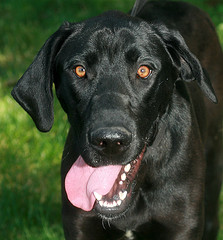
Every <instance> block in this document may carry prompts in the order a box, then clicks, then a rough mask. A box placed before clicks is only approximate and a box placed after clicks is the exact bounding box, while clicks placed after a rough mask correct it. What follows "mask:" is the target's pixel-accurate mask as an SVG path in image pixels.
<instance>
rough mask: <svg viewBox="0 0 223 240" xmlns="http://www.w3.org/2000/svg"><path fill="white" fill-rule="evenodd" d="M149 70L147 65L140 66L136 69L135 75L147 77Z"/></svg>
mask: <svg viewBox="0 0 223 240" xmlns="http://www.w3.org/2000/svg"><path fill="white" fill-rule="evenodd" d="M151 72H152V71H151V70H150V69H149V67H147V66H141V67H140V68H139V69H138V71H137V76H138V77H140V78H144V79H145V78H147V77H149V75H150V74H151Z"/></svg>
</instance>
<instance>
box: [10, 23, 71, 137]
mask: <svg viewBox="0 0 223 240" xmlns="http://www.w3.org/2000/svg"><path fill="white" fill-rule="evenodd" d="M70 32H71V28H70V24H69V23H67V22H66V23H64V24H63V25H62V26H61V27H60V28H59V29H58V30H57V31H56V32H55V33H54V34H53V35H52V36H51V37H50V38H49V39H48V40H47V41H46V42H45V44H44V45H43V47H42V48H41V49H40V51H39V53H38V54H37V56H36V58H35V59H34V61H33V63H32V64H31V65H30V66H29V68H28V69H27V70H26V72H25V73H24V74H23V76H22V77H21V78H20V80H19V81H18V83H17V85H16V86H15V87H14V89H13V90H12V96H13V97H14V98H15V100H16V101H17V102H18V103H19V104H20V105H21V106H22V107H23V108H24V109H25V110H26V111H27V113H28V114H29V115H30V116H31V117H32V119H33V121H34V122H35V124H36V127H37V128H38V129H39V130H40V131H42V132H47V131H49V130H50V129H51V127H52V125H53V120H54V114H53V93H52V84H53V79H52V73H53V65H54V59H55V57H56V55H57V53H58V51H59V50H60V48H61V47H62V45H63V43H64V41H65V40H66V39H67V37H68V36H69V35H70Z"/></svg>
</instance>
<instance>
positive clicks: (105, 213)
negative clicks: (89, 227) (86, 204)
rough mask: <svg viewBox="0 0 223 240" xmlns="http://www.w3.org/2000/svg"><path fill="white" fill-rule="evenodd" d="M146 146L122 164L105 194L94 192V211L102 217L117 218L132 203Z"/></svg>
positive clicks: (123, 213)
mask: <svg viewBox="0 0 223 240" xmlns="http://www.w3.org/2000/svg"><path fill="white" fill-rule="evenodd" d="M145 151H146V146H145V147H144V148H143V150H142V152H141V153H140V154H139V156H138V157H137V158H136V159H135V160H133V161H131V162H130V163H128V164H126V165H125V166H123V167H122V168H121V170H120V172H119V174H118V177H117V179H116V181H115V183H114V184H113V187H112V188H111V190H110V191H109V193H107V194H106V195H103V196H102V195H100V194H98V193H94V194H95V198H96V201H95V205H94V211H96V213H97V214H98V215H99V216H100V217H101V218H103V219H110V220H111V219H116V218H119V217H121V216H123V215H125V213H126V212H127V211H128V210H129V209H130V207H132V206H133V205H134V200H135V199H136V197H137V191H136V188H137V185H138V184H137V180H138V172H140V169H141V162H142V160H143V156H144V153H145Z"/></svg>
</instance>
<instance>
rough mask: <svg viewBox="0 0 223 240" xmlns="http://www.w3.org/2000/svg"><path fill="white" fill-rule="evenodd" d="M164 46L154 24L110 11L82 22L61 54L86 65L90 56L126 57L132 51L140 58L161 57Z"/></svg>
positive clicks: (70, 61) (68, 60)
mask: <svg viewBox="0 0 223 240" xmlns="http://www.w3.org/2000/svg"><path fill="white" fill-rule="evenodd" d="M161 46H162V43H161V41H160V39H159V38H158V37H157V34H156V31H155V30H153V28H152V26H150V24H148V23H146V22H144V21H143V20H140V19H137V18H134V17H131V16H128V15H126V14H123V13H120V12H116V11H110V12H108V13H104V14H103V15H101V16H98V17H94V18H91V19H88V20H85V21H83V22H81V23H78V24H77V25H76V27H75V28H74V30H73V33H72V34H71V35H70V36H69V38H68V39H67V40H66V42H65V44H64V45H63V48H62V51H60V54H59V55H60V56H61V55H63V56H62V59H63V60H64V62H68V63H72V62H75V61H76V62H81V61H83V62H84V61H85V59H86V57H87V56H91V57H92V53H94V56H95V55H98V56H99V58H102V57H103V56H105V55H106V57H111V58H113V57H116V59H117V58H118V57H121V58H123V56H125V55H127V53H128V52H131V55H132V54H135V53H137V56H138V57H139V56H140V55H141V56H142V57H143V55H144V56H145V55H148V54H149V55H150V56H151V57H157V56H158V55H160V52H161V50H162V47H161ZM162 54H163V53H162ZM162 54H161V55H162ZM64 57H66V59H64ZM158 57H159V56H158ZM135 59H137V57H136V58H135ZM79 60H80V61H79Z"/></svg>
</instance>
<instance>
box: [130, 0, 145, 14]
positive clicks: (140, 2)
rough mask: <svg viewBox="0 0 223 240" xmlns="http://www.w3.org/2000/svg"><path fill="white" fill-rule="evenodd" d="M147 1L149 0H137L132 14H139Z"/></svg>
mask: <svg viewBox="0 0 223 240" xmlns="http://www.w3.org/2000/svg"><path fill="white" fill-rule="evenodd" d="M146 2H147V0H136V1H135V4H134V6H133V8H132V10H131V14H130V15H131V16H132V17H135V16H136V15H137V14H139V12H140V11H141V10H142V9H143V7H144V5H145V4H146Z"/></svg>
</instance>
